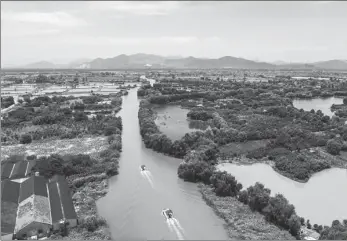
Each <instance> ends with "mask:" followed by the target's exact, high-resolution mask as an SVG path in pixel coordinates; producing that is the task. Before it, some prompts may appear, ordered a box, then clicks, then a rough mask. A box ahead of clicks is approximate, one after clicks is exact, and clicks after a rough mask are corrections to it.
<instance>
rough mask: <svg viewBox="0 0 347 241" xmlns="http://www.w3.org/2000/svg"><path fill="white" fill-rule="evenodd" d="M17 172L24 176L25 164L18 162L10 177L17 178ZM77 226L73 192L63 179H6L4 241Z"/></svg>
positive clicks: (3, 197)
mask: <svg viewBox="0 0 347 241" xmlns="http://www.w3.org/2000/svg"><path fill="white" fill-rule="evenodd" d="M18 163H19V164H18ZM17 164H18V167H16V165H17ZM4 166H5V165H4ZM14 168H16V170H17V169H18V170H21V173H23V172H24V171H23V170H24V164H21V162H17V163H15V164H14V165H13V166H12V171H11V174H10V175H9V176H13V170H14ZM7 169H9V167H7ZM7 169H6V170H7ZM16 173H17V172H16ZM18 173H19V172H18ZM20 176H22V175H20ZM77 223H78V222H77V215H76V212H75V208H74V205H73V202H72V198H71V193H70V189H69V186H68V184H67V182H66V180H65V178H64V177H63V176H56V177H54V178H52V179H51V180H48V179H46V178H45V177H43V176H36V175H35V176H31V177H27V178H22V179H21V181H19V179H12V180H10V179H6V180H3V181H2V182H1V236H2V240H12V239H13V237H16V238H18V239H26V238H29V237H33V236H40V235H41V236H46V234H47V233H49V232H51V231H52V230H59V229H60V228H61V226H62V225H63V226H65V227H74V226H76V225H77Z"/></svg>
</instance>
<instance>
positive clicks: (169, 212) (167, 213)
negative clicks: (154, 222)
mask: <svg viewBox="0 0 347 241" xmlns="http://www.w3.org/2000/svg"><path fill="white" fill-rule="evenodd" d="M162 214H163V216H164V217H165V218H166V219H170V218H173V212H172V210H171V209H169V208H166V209H163V211H162Z"/></svg>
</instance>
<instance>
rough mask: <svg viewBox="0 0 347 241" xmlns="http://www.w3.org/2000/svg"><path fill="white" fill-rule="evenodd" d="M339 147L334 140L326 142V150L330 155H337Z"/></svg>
mask: <svg viewBox="0 0 347 241" xmlns="http://www.w3.org/2000/svg"><path fill="white" fill-rule="evenodd" d="M341 148H342V146H341V144H340V143H338V142H337V141H335V140H329V141H328V142H327V152H329V153H330V154H332V155H339V154H340V151H341Z"/></svg>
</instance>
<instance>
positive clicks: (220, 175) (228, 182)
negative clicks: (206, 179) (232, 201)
mask: <svg viewBox="0 0 347 241" xmlns="http://www.w3.org/2000/svg"><path fill="white" fill-rule="evenodd" d="M210 182H211V184H212V185H213V187H214V190H215V192H216V194H217V195H218V196H222V197H226V196H231V197H235V196H237V194H238V193H239V192H240V190H241V189H242V184H241V183H238V182H237V180H236V179H235V177H234V176H232V175H230V174H229V173H227V172H226V171H224V172H221V171H217V172H215V173H213V175H212V176H211V178H210Z"/></svg>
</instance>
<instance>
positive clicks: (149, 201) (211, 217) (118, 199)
mask: <svg viewBox="0 0 347 241" xmlns="http://www.w3.org/2000/svg"><path fill="white" fill-rule="evenodd" d="M136 91H137V88H136V89H133V90H131V91H129V95H127V96H124V97H123V106H122V110H121V111H120V113H119V115H120V116H121V117H122V121H123V134H122V141H123V151H122V154H121V158H120V169H119V175H118V176H115V177H112V178H111V179H110V182H109V192H108V194H107V195H106V196H105V197H104V198H102V199H100V200H99V201H98V202H97V206H98V212H99V214H100V215H101V216H103V217H105V218H106V220H107V222H108V224H109V226H110V231H111V235H112V239H113V240H129V239H130V240H133V239H135V240H150V239H156V240H159V239H164V240H167V239H171V240H173V239H203V240H207V239H214V240H216V239H218V240H221V239H227V238H228V236H227V233H226V231H225V230H224V227H223V224H224V221H222V220H221V219H220V218H218V217H217V216H216V215H215V213H214V212H213V210H212V209H211V208H210V207H208V206H207V205H206V203H205V202H204V201H203V200H202V198H201V194H200V192H199V191H198V188H197V185H196V184H193V183H187V182H183V181H182V180H180V179H179V178H178V177H177V168H178V165H179V163H180V162H181V160H180V159H175V158H171V157H167V156H164V155H162V154H159V153H155V152H153V151H152V150H150V149H147V148H146V147H145V146H144V144H143V142H142V139H141V136H140V128H139V122H138V109H139V101H138V99H137V93H136ZM142 164H144V165H146V166H147V167H148V171H147V172H141V171H140V165H142ZM164 208H170V209H172V211H173V212H174V217H175V218H176V221H175V223H167V222H166V219H165V218H164V216H163V215H162V214H161V211H162V210H163V209H164Z"/></svg>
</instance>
